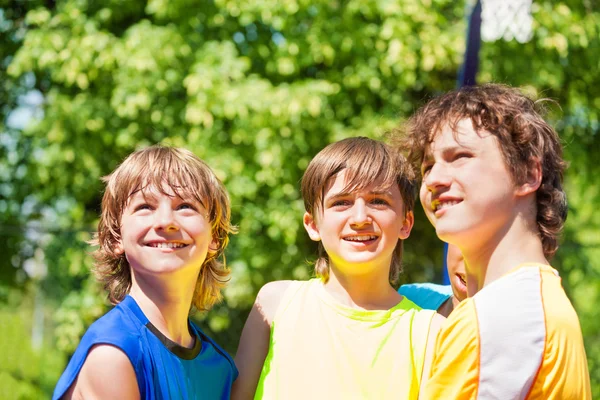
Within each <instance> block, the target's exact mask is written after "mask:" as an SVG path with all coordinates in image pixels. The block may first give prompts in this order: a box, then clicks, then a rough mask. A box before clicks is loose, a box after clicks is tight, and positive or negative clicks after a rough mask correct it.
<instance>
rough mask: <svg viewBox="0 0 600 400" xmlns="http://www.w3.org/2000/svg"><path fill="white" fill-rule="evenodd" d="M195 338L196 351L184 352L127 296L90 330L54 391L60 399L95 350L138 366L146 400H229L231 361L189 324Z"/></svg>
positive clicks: (233, 369)
mask: <svg viewBox="0 0 600 400" xmlns="http://www.w3.org/2000/svg"><path fill="white" fill-rule="evenodd" d="M189 323H190V326H191V327H192V330H193V332H194V333H195V335H196V345H195V346H194V348H192V349H187V348H185V347H182V346H179V345H178V344H176V343H174V342H172V341H171V340H169V339H168V338H167V337H165V336H164V335H162V334H161V333H160V332H159V331H158V330H157V329H156V328H155V327H154V325H152V324H151V323H150V321H148V319H147V318H146V316H145V315H144V313H143V312H142V310H141V309H140V307H139V306H138V305H137V303H136V302H135V300H134V299H133V297H131V296H127V297H125V299H124V300H123V301H122V302H121V303H119V304H117V305H116V306H115V307H114V308H113V309H112V310H110V311H109V312H108V313H106V314H105V315H104V316H102V317H101V318H99V319H98V320H97V321H96V322H94V323H93V324H92V325H91V326H90V328H89V329H88V330H87V332H86V333H85V335H83V338H82V339H81V342H80V343H79V346H78V347H77V349H76V350H75V354H73V357H72V358H71V360H70V361H69V364H68V365H67V368H66V369H65V371H64V372H63V374H62V376H61V377H60V379H59V381H58V383H57V385H56V388H55V389H54V395H53V396H52V399H53V400H56V399H60V398H61V397H62V396H63V395H64V394H65V392H66V391H67V390H68V389H69V388H70V387H71V385H72V384H73V381H74V380H75V378H76V377H77V375H78V374H79V371H80V370H81V367H82V366H83V363H84V361H85V359H86V357H87V354H88V352H89V350H90V349H91V348H92V346H94V345H96V344H110V345H113V346H115V347H118V348H119V349H121V350H122V351H123V352H124V353H125V354H126V355H127V357H129V360H130V361H131V364H132V365H133V369H134V370H135V375H136V378H137V383H138V387H139V390H140V397H141V398H142V399H152V400H155V399H156V400H160V399H229V397H230V395H231V385H232V384H233V381H234V380H235V379H236V378H237V375H238V371H237V368H236V367H235V364H234V362H233V360H232V359H231V357H230V356H229V355H228V354H227V353H226V352H225V350H223V349H222V348H221V347H219V345H217V344H216V343H215V342H214V341H213V340H212V339H210V338H209V337H208V336H206V335H205V334H204V333H203V332H202V331H201V330H200V328H199V327H198V326H196V325H195V324H194V323H193V322H191V321H190V322H189Z"/></svg>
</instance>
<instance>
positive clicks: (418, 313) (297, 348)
mask: <svg viewBox="0 0 600 400" xmlns="http://www.w3.org/2000/svg"><path fill="white" fill-rule="evenodd" d="M434 314H435V312H434V311H429V310H421V309H420V308H419V307H418V306H417V305H415V304H414V303H413V302H411V301H410V300H408V299H406V298H404V299H403V300H402V301H401V302H400V303H399V304H397V305H396V306H394V307H393V308H391V309H389V310H384V311H380V310H357V309H355V308H350V307H347V306H344V305H342V304H340V303H339V302H337V301H336V300H335V299H334V298H333V297H331V295H329V293H327V292H326V291H325V288H324V286H323V283H322V282H321V281H320V280H318V279H313V280H310V281H306V282H299V281H295V282H292V283H291V285H290V287H289V288H288V289H287V290H286V292H285V294H284V295H283V298H282V301H281V304H280V306H279V308H278V310H277V311H276V315H275V318H274V320H273V323H272V325H271V341H270V346H269V353H268V355H267V358H266V360H265V363H264V366H263V369H262V373H261V376H260V381H259V384H258V388H257V391H256V395H255V399H282V400H283V399H285V400H293V399H391V398H393V399H417V397H418V393H419V385H420V382H421V374H422V371H423V360H424V356H425V347H426V344H427V337H428V334H429V327H430V324H431V321H432V318H433V316H434Z"/></svg>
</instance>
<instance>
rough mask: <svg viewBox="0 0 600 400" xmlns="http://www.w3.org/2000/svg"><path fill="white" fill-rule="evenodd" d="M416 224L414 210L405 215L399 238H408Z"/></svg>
mask: <svg viewBox="0 0 600 400" xmlns="http://www.w3.org/2000/svg"><path fill="white" fill-rule="evenodd" d="M414 224H415V215H414V214H413V212H412V211H409V212H407V213H406V216H405V217H404V221H402V227H401V228H400V233H399V234H398V238H399V239H402V240H404V239H406V238H408V237H409V236H410V231H411V229H412V227H413V225H414Z"/></svg>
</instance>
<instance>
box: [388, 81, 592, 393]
mask: <svg viewBox="0 0 600 400" xmlns="http://www.w3.org/2000/svg"><path fill="white" fill-rule="evenodd" d="M397 134H400V135H401V136H400V137H401V138H403V139H401V146H402V148H403V149H404V150H405V151H407V152H408V157H409V159H410V161H411V162H412V163H413V165H414V166H415V167H416V168H420V170H421V175H422V184H421V189H420V199H421V204H422V205H423V208H424V209H425V213H426V215H427V217H428V218H429V220H430V222H431V223H432V224H433V225H434V227H435V229H436V233H437V235H438V236H439V237H440V239H442V240H444V241H446V242H448V243H451V244H454V245H456V246H457V247H458V248H459V249H460V250H461V252H462V254H463V255H464V259H465V265H466V272H467V291H468V295H469V298H468V299H466V300H465V301H463V302H461V303H460V304H459V305H458V307H457V308H456V309H455V310H454V311H453V313H452V314H450V316H449V318H448V320H447V323H446V324H445V325H444V326H443V327H442V330H441V331H440V334H439V336H438V339H437V343H436V351H435V356H434V361H433V365H432V369H431V375H430V379H429V381H428V382H427V384H426V390H425V394H424V397H425V398H426V399H475V398H478V399H492V398H494V399H527V398H529V399H563V400H564V399H573V400H576V399H577V400H582V399H591V394H590V381H589V373H588V367H587V362H586V355H585V350H584V346H583V338H582V334H581V328H580V325H579V320H578V318H577V314H576V313H575V310H574V309H573V306H572V305H571V302H570V301H569V299H568V298H567V296H566V294H565V292H564V290H563V288H562V285H561V280H560V277H559V274H558V272H557V271H556V270H555V269H554V268H552V267H551V266H550V263H549V260H550V259H551V258H552V256H553V255H554V253H555V252H556V250H557V248H558V241H557V236H558V234H559V232H560V231H561V229H562V227H563V225H564V222H565V219H566V216H567V200H566V195H565V192H564V190H563V186H562V179H563V171H564V169H565V162H564V161H563V158H562V148H561V145H560V142H559V138H558V135H557V134H556V132H555V131H554V130H553V129H552V127H550V125H548V124H547V123H546V122H545V121H544V119H543V118H542V117H541V115H540V113H539V112H538V103H536V102H534V101H533V100H531V99H529V98H528V97H526V96H524V95H523V94H521V93H520V92H519V91H518V90H516V89H513V88H510V87H507V86H504V85H498V84H488V85H483V86H475V87H466V88H462V89H459V90H457V91H453V92H450V93H447V94H445V95H442V96H440V97H437V98H435V99H433V100H431V101H430V102H429V103H427V104H426V105H425V106H423V107H422V108H421V109H419V110H418V111H417V112H416V114H415V115H414V116H413V117H412V118H411V119H410V120H409V121H408V123H407V124H406V125H405V129H404V132H402V131H400V132H397Z"/></svg>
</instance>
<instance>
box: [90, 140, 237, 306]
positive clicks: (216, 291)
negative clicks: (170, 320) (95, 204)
mask: <svg viewBox="0 0 600 400" xmlns="http://www.w3.org/2000/svg"><path fill="white" fill-rule="evenodd" d="M102 180H103V182H104V183H105V184H106V190H105V192H104V196H103V198H102V213H101V215H100V221H99V223H98V232H97V233H96V235H95V237H94V239H93V240H92V241H91V244H92V245H96V246H98V249H97V250H96V251H94V253H93V255H94V258H95V261H96V262H95V264H94V269H93V272H94V274H95V276H96V278H97V279H98V280H99V281H100V282H101V283H102V284H103V286H104V288H105V289H106V290H107V292H108V299H109V300H110V302H111V303H112V304H117V303H119V302H120V301H122V300H123V298H125V296H126V295H127V293H129V290H130V289H131V270H130V266H129V263H128V262H127V258H126V257H125V254H123V253H119V252H118V251H117V250H116V249H117V245H118V243H119V242H120V239H121V217H122V215H123V211H124V209H125V208H126V206H127V203H128V201H129V199H130V197H131V196H132V195H133V194H134V193H136V192H137V191H140V190H148V189H155V190H158V191H160V192H161V193H163V194H166V195H169V193H166V192H165V189H166V188H167V187H168V188H170V190H172V193H174V194H175V195H176V196H178V197H181V198H194V199H196V200H197V201H198V202H200V203H201V204H202V205H203V206H204V207H205V208H206V210H207V216H208V218H209V221H210V225H211V229H212V236H213V238H214V239H216V241H217V243H218V249H217V250H216V251H215V252H212V251H211V252H209V253H208V255H207V257H206V260H204V263H203V264H202V267H201V268H200V273H199V275H198V279H197V281H196V288H195V291H194V297H193V300H192V305H193V306H194V307H195V308H196V309H198V310H208V309H210V308H211V307H212V306H213V305H214V304H215V303H217V302H218V301H220V300H221V298H222V295H221V289H222V288H223V287H225V285H226V283H227V282H228V281H229V269H228V268H227V267H226V265H225V258H224V256H223V251H224V250H225V247H226V246H227V244H228V242H229V234H232V233H235V232H236V228H235V227H234V226H233V225H231V222H230V215H231V209H230V204H229V196H228V194H227V191H226V189H225V187H224V186H223V184H222V183H221V181H219V179H218V178H217V177H216V176H215V174H214V173H213V171H212V170H211V169H210V167H209V166H208V165H206V163H204V162H203V161H202V160H200V159H199V158H198V157H196V155H194V154H193V153H192V152H191V151H189V150H186V149H181V148H174V147H167V146H162V145H155V146H151V147H148V148H145V149H143V150H139V151H136V152H134V153H132V154H130V155H129V157H127V158H126V159H125V161H123V163H122V164H121V165H119V167H117V169H116V170H115V171H114V172H112V173H111V174H110V175H108V176H105V177H103V178H102ZM171 195H172V194H171ZM221 256H223V257H222V259H223V261H222V262H221V261H219V257H221Z"/></svg>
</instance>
